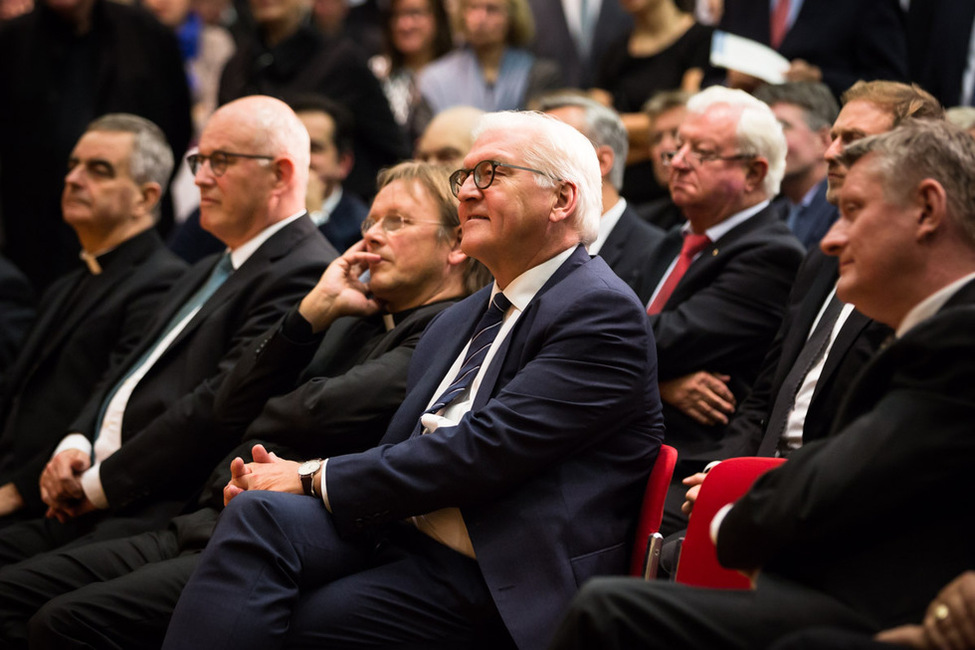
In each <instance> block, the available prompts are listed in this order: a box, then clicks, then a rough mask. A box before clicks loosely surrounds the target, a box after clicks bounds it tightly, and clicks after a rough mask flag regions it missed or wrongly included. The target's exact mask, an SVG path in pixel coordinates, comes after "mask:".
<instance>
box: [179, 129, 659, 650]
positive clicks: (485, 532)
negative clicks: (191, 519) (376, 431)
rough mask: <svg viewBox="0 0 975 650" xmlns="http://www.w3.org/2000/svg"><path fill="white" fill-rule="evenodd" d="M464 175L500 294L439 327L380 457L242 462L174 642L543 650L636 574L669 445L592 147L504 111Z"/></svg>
mask: <svg viewBox="0 0 975 650" xmlns="http://www.w3.org/2000/svg"><path fill="white" fill-rule="evenodd" d="M463 164H464V168H463V169H460V170H458V171H456V172H455V173H454V174H453V175H451V184H452V186H453V190H454V192H455V193H456V195H457V197H458V198H459V199H460V208H459V214H460V221H461V224H462V227H463V233H462V239H461V247H462V249H463V251H464V252H465V253H466V254H467V255H469V256H471V257H474V258H475V259H477V260H479V261H480V262H482V263H483V264H484V265H485V266H487V267H488V269H489V270H490V271H491V272H492V274H493V275H494V277H495V282H494V283H493V284H492V285H490V286H488V287H486V288H485V289H483V290H481V291H479V292H477V293H476V294H474V295H473V296H471V297H470V298H468V299H466V300H464V301H462V302H460V303H458V304H457V305H455V306H453V307H451V308H449V309H447V310H446V311H444V312H443V313H442V314H441V315H440V316H438V318H437V319H436V320H435V321H434V322H432V323H431V324H430V326H429V327H428V329H427V330H426V332H425V334H424V336H423V338H422V339H421V340H420V343H419V345H418V346H417V349H416V352H415V353H414V356H413V360H412V363H411V367H410V375H409V382H410V384H409V389H408V392H407V396H406V399H405V401H404V402H403V405H402V406H401V407H400V409H399V410H398V411H397V413H396V414H395V415H394V416H393V420H392V422H391V423H390V426H389V428H388V429H387V431H386V435H385V437H384V438H383V440H382V441H381V442H380V444H379V446H378V447H377V448H374V449H371V450H369V451H366V452H363V453H358V454H350V455H343V456H333V457H331V458H328V459H326V460H325V461H321V462H319V461H317V460H316V461H314V462H312V463H310V464H306V465H303V466H300V465H299V464H298V463H294V462H290V461H283V460H280V459H278V458H276V457H266V458H263V459H262V460H263V462H254V463H250V464H248V465H246V466H243V467H241V466H238V467H236V468H234V467H232V468H231V469H232V471H233V478H232V479H231V482H230V483H229V484H228V486H227V488H225V490H224V498H225V499H231V501H230V503H229V505H228V507H227V508H226V510H225V511H224V513H223V515H222V517H221V519H220V522H219V523H218V525H217V529H216V531H215V532H214V536H213V538H212V539H211V541H210V543H209V544H208V546H207V550H206V551H204V554H203V557H202V560H201V563H200V565H199V567H198V568H197V571H196V573H195V574H194V576H193V578H192V579H191V580H190V582H189V584H188V585H187V586H186V589H185V590H184V592H183V595H182V597H181V598H180V601H179V604H178V605H177V607H176V611H175V612H174V615H173V619H172V623H171V624H170V627H169V632H168V634H167V637H166V643H165V644H164V647H166V648H179V649H180V650H185V649H187V648H207V649H208V650H213V649H214V648H230V647H233V648H236V649H239V648H267V647H276V646H279V645H281V644H283V643H287V644H289V645H297V646H312V647H335V646H343V647H348V646H349V645H354V646H356V647H363V648H365V647H376V648H380V647H381V648H388V647H393V646H395V647H407V646H408V647H416V648H481V647H485V648H508V647H518V648H521V649H523V650H527V649H529V648H531V649H534V648H541V647H544V645H545V644H546V643H547V642H548V640H549V637H550V636H551V633H552V631H553V629H554V627H555V625H556V623H557V620H558V618H559V617H560V616H561V612H562V610H563V609H564V608H565V606H566V605H567V603H568V601H569V599H570V598H571V597H572V595H573V594H574V593H575V592H576V590H577V588H578V585H580V584H581V583H582V581H584V580H585V579H587V578H588V577H589V576H593V575H597V574H610V573H622V572H623V571H624V570H625V567H626V564H627V561H628V555H629V550H630V541H631V540H630V539H629V535H630V534H631V532H632V524H633V521H634V517H635V515H636V512H637V509H638V507H639V504H640V501H641V497H642V490H643V486H644V485H645V482H646V478H647V475H648V472H649V469H650V467H651V465H652V463H653V460H654V458H655V456H656V452H657V449H658V448H659V444H660V440H661V438H662V434H663V429H662V418H661V411H660V402H659V398H658V394H657V389H656V382H655V379H654V376H655V370H656V359H655V353H654V344H653V336H652V334H651V332H650V328H649V323H648V322H647V318H646V315H645V313H644V311H643V307H642V305H641V304H640V303H639V301H638V300H637V299H636V297H635V296H634V295H633V292H632V291H631V290H630V289H629V288H628V287H627V286H626V285H625V284H624V283H623V282H622V281H621V280H620V279H619V278H618V277H617V276H616V275H615V274H613V272H612V271H611V270H610V269H609V267H608V266H606V264H605V262H603V260H601V259H599V258H598V257H595V258H592V257H590V256H589V254H588V253H587V252H586V250H585V244H587V243H588V242H590V241H592V239H593V238H594V237H595V235H596V230H597V227H598V220H599V213H600V210H599V203H600V201H599V195H600V189H599V188H600V173H599V166H598V163H597V160H596V156H595V153H594V151H593V147H592V144H591V143H590V142H589V141H588V140H587V139H586V138H585V137H583V136H582V135H581V134H580V133H579V132H578V131H576V130H575V129H573V128H571V127H569V126H567V125H565V124H563V123H561V122H559V121H557V120H555V119H553V118H550V117H547V116H544V115H538V114H534V113H498V114H490V115H487V116H485V117H484V118H483V120H482V121H481V123H480V125H479V129H478V136H477V139H476V141H475V143H474V147H473V149H472V150H471V151H470V152H469V153H468V154H467V156H466V157H465V158H464V163H463ZM302 477H304V481H305V482H306V483H307V485H308V486H309V490H308V491H307V492H308V493H310V495H311V496H305V495H306V490H305V489H304V488H303V486H302V480H301V479H302ZM269 490H270V491H269ZM242 491H243V492H242Z"/></svg>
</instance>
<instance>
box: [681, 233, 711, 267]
mask: <svg viewBox="0 0 975 650" xmlns="http://www.w3.org/2000/svg"><path fill="white" fill-rule="evenodd" d="M710 244H711V238H710V237H708V236H707V235H698V234H695V233H693V232H689V233H687V234H686V235H684V244H683V246H681V249H680V254H681V257H687V258H690V259H692V260H693V258H694V256H695V255H697V254H698V253H700V252H701V251H703V250H704V249H705V248H707V247H708V246H709V245H710Z"/></svg>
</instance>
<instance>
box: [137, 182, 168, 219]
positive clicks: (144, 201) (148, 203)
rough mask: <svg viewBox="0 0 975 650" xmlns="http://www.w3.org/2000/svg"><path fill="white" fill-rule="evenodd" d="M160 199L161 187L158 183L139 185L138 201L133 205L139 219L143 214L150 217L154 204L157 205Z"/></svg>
mask: <svg viewBox="0 0 975 650" xmlns="http://www.w3.org/2000/svg"><path fill="white" fill-rule="evenodd" d="M161 197H162V187H160V185H159V183H155V182H152V181H149V182H147V183H142V184H141V185H139V199H138V200H137V201H136V204H135V212H136V215H137V216H140V217H141V216H142V215H143V214H145V215H149V216H150V217H151V216H152V211H153V209H155V207H156V204H157V203H159V199H160V198H161Z"/></svg>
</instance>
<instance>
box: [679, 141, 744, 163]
mask: <svg viewBox="0 0 975 650" xmlns="http://www.w3.org/2000/svg"><path fill="white" fill-rule="evenodd" d="M682 151H683V152H684V154H683V156H684V161H685V162H686V163H687V164H688V165H690V166H691V167H700V166H701V165H703V164H704V163H707V162H714V161H715V160H724V161H728V160H751V159H753V158H756V157H757V155H756V154H753V153H736V154H731V155H730V156H722V155H721V154H719V153H718V152H717V151H702V150H700V149H694V148H691V147H689V146H688V145H686V144H684V145H681V146H679V147H677V149H674V150H673V151H665V152H663V153H662V154H660V162H662V163H663V164H664V166H666V167H670V166H671V165H672V164H674V158H676V157H677V154H679V153H681V152H682Z"/></svg>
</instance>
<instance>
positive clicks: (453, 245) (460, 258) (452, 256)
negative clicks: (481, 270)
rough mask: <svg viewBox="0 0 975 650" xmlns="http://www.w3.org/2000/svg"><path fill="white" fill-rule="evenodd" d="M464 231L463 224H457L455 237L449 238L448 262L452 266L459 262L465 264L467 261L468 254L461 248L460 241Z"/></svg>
mask: <svg viewBox="0 0 975 650" xmlns="http://www.w3.org/2000/svg"><path fill="white" fill-rule="evenodd" d="M463 232H464V229H463V228H462V227H461V226H455V227H454V232H453V239H450V240H448V243H449V245H450V252H449V253H447V263H448V264H450V265H451V266H457V265H458V264H463V263H464V262H466V261H467V255H466V254H465V253H464V251H462V250H461V249H460V242H461V239H462V238H463Z"/></svg>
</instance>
